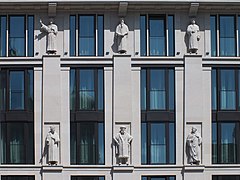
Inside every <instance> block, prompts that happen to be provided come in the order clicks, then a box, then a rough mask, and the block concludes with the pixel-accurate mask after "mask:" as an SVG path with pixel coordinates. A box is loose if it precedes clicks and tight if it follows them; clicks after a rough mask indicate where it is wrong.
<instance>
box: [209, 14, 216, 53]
mask: <svg viewBox="0 0 240 180" xmlns="http://www.w3.org/2000/svg"><path fill="white" fill-rule="evenodd" d="M216 21H217V18H216V16H210V29H211V56H212V57H215V56H217V29H216V27H217V23H216Z"/></svg>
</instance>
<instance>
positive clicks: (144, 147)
mask: <svg viewBox="0 0 240 180" xmlns="http://www.w3.org/2000/svg"><path fill="white" fill-rule="evenodd" d="M141 146H142V147H141V154H142V157H141V160H142V164H146V163H147V123H141Z"/></svg>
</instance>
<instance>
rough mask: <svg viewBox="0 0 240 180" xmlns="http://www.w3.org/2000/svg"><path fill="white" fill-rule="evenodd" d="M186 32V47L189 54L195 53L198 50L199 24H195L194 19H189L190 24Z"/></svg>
mask: <svg viewBox="0 0 240 180" xmlns="http://www.w3.org/2000/svg"><path fill="white" fill-rule="evenodd" d="M187 34H188V40H189V41H188V49H189V52H190V54H192V53H196V54H197V51H198V41H200V35H199V26H198V25H197V24H196V22H195V20H194V19H192V20H191V24H189V25H188V27H187Z"/></svg>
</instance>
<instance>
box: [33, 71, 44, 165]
mask: <svg viewBox="0 0 240 180" xmlns="http://www.w3.org/2000/svg"><path fill="white" fill-rule="evenodd" d="M42 128H43V121H42V67H34V132H35V133H34V134H35V136H34V142H35V164H39V162H40V160H41V158H42V153H43V152H42V150H43V148H44V147H43V146H42V138H43V137H42V134H41V133H42Z"/></svg>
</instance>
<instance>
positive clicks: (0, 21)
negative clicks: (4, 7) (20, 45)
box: [0, 16, 7, 56]
mask: <svg viewBox="0 0 240 180" xmlns="http://www.w3.org/2000/svg"><path fill="white" fill-rule="evenodd" d="M0 26H1V27H0V28H1V32H0V40H1V41H0V56H6V44H7V41H6V39H7V17H6V16H0Z"/></svg>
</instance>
